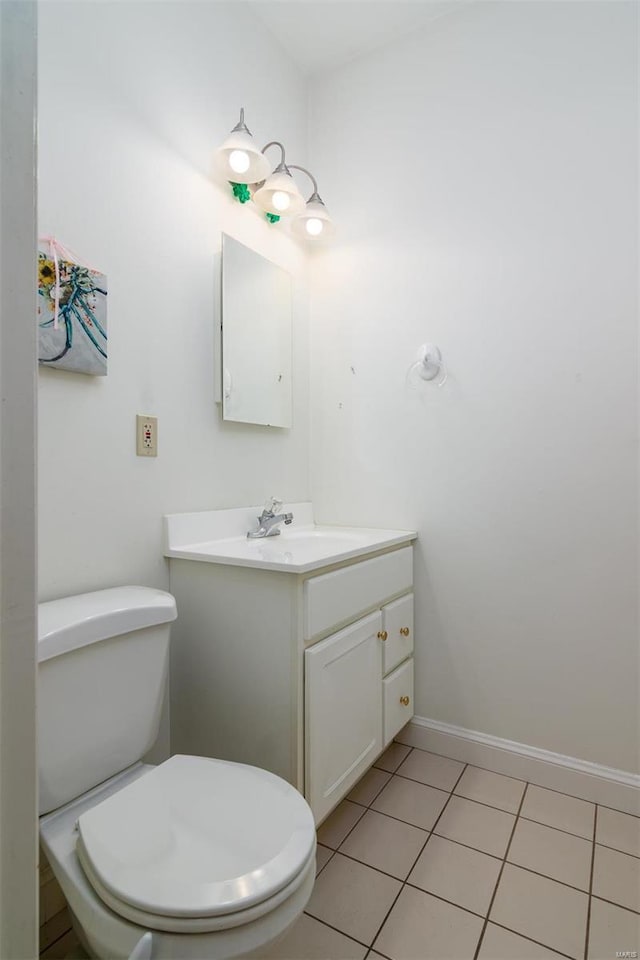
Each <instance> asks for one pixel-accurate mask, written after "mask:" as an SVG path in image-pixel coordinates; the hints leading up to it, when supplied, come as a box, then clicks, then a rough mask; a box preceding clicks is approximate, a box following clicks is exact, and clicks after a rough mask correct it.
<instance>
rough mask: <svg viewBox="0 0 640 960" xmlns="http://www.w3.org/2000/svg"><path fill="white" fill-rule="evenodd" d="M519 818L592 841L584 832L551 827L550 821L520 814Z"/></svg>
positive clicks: (579, 838)
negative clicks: (546, 821) (544, 821)
mask: <svg viewBox="0 0 640 960" xmlns="http://www.w3.org/2000/svg"><path fill="white" fill-rule="evenodd" d="M534 786H535V784H534ZM585 802H586V801H585ZM594 806H595V804H594ZM521 819H522V820H528V821H529V822H530V823H537V824H538V825H539V826H540V827H549V829H550V830H557V831H558V832H559V833H566V834H568V835H569V836H570V837H577V838H578V840H586V842H587V843H591V842H592V841H591V840H590V838H589V837H585V836H584V834H581V833H572V832H571V830H563V829H562V827H552V826H551V824H550V823H543V822H542V820H534V819H533V817H525V816H521Z"/></svg>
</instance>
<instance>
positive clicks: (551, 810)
mask: <svg viewBox="0 0 640 960" xmlns="http://www.w3.org/2000/svg"><path fill="white" fill-rule="evenodd" d="M634 951H635V953H634ZM265 956H268V958H269V960H365V958H370V960H379V958H389V960H553V958H557V957H570V958H572V960H615V958H616V957H624V956H627V957H629V958H630V957H634V956H640V818H638V817H631V816H629V815H627V814H624V813H619V812H617V811H616V810H610V809H608V808H607V807H601V806H597V807H596V805H595V804H593V803H587V802H586V801H585V800H580V799H578V798H576V797H570V796H566V795H565V794H561V793H556V792H554V791H553V790H545V789H543V788H542V787H537V786H534V785H532V784H527V783H525V782H524V781H522V780H514V779H512V778H511V777H504V776H501V775H499V774H496V773H492V772H490V771H489V770H481V769H479V768H478V767H472V766H467V765H465V764H463V763H459V762H458V761H457V760H449V759H448V758H446V757H440V756H436V755H435V754H432V753H426V752H425V751H423V750H417V749H415V748H411V747H406V746H403V745H402V744H399V743H393V744H392V745H391V746H390V747H389V749H388V750H387V751H386V753H384V754H383V755H382V757H380V759H379V760H378V761H377V762H376V765H375V766H374V767H373V768H372V769H371V770H370V771H369V772H368V773H367V774H366V775H365V776H364V777H363V779H362V780H361V781H360V783H358V784H357V786H356V787H355V788H354V789H353V790H352V791H351V793H350V794H349V796H348V798H347V799H346V800H344V801H343V802H342V803H341V804H340V806H339V807H338V808H337V809H336V810H335V811H334V812H333V813H332V814H331V816H330V817H329V818H328V820H326V821H325V822H324V823H323V824H322V825H321V827H320V829H319V830H318V878H317V880H316V886H315V889H314V892H313V894H312V897H311V900H310V901H309V903H308V904H307V909H306V911H305V914H304V916H303V917H301V919H300V920H299V921H298V923H297V924H296V925H295V927H294V928H293V930H292V931H291V932H290V933H289V934H288V936H287V937H286V938H285V939H284V940H283V941H281V942H280V943H279V944H277V946H275V947H273V948H272V949H271V951H270V952H269V953H268V954H267V955H265Z"/></svg>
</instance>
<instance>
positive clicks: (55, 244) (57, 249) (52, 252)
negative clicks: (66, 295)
mask: <svg viewBox="0 0 640 960" xmlns="http://www.w3.org/2000/svg"><path fill="white" fill-rule="evenodd" d="M38 239H39V241H40V243H48V244H49V256H50V257H51V259H52V260H53V269H54V272H55V275H56V285H55V289H54V293H53V329H54V330H57V329H58V327H59V326H60V324H59V321H58V317H59V314H60V264H59V262H58V253H60V256H61V257H62V258H63V259H65V260H69V261H70V262H71V263H79V264H80V266H82V267H86V268H87V270H93V271H94V272H95V273H99V272H100V271H99V270H97V269H96V267H92V266H90V265H89V264H88V263H87V262H86V260H83V259H82V258H81V257H79V256H77V254H75V253H74V252H73V251H72V250H69V248H68V247H65V245H64V243H60V241H59V240H56V238H55V237H54V236H49V235H47V236H46V237H39V238H38Z"/></svg>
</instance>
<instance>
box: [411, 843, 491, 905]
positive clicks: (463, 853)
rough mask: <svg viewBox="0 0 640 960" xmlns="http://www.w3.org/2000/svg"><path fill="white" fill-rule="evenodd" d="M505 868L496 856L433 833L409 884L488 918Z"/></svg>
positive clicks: (412, 872)
mask: <svg viewBox="0 0 640 960" xmlns="http://www.w3.org/2000/svg"><path fill="white" fill-rule="evenodd" d="M501 866H502V861H501V860H497V859H496V858H495V857H489V856H487V854H486V853H480V852H479V851H478V850H470V849H469V847H463V846H461V845H460V844H459V843H452V841H451V840H445V839H444V838H443V837H437V836H436V835H435V834H433V835H432V836H431V838H430V839H429V842H428V843H427V845H426V847H425V848H424V850H423V851H422V853H421V854H420V859H419V860H418V862H417V863H416V865H415V867H414V868H413V870H412V871H411V873H410V874H409V883H413V884H414V885H415V886H416V887H421V888H422V889H423V890H426V891H427V893H434V894H435V895H436V896H438V897H443V898H444V899H445V900H451V902H452V903H457V904H458V906H460V907H466V908H467V910H473V912H474V913H479V914H481V915H482V916H483V917H484V916H485V915H486V913H487V910H488V909H489V904H490V903H491V897H492V895H493V891H494V889H495V885H496V882H497V880H498V874H499V873H500V868H501Z"/></svg>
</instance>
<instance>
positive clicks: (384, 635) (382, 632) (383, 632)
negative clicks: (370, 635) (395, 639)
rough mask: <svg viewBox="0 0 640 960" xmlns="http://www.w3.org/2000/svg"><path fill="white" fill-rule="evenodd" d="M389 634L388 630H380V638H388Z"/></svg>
mask: <svg viewBox="0 0 640 960" xmlns="http://www.w3.org/2000/svg"><path fill="white" fill-rule="evenodd" d="M388 636H389V634H388V633H387V631H386V630H378V640H386V639H387V637H388Z"/></svg>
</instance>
